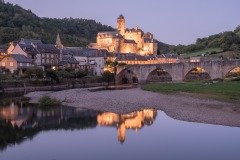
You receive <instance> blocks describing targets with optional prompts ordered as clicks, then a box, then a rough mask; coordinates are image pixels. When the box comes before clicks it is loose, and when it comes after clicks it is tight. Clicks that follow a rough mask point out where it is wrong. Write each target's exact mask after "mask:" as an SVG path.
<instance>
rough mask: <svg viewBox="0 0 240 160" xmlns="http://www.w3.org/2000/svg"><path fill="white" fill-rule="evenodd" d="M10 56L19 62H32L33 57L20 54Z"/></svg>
mask: <svg viewBox="0 0 240 160" xmlns="http://www.w3.org/2000/svg"><path fill="white" fill-rule="evenodd" d="M9 56H10V57H12V58H13V59H15V60H16V61H17V62H19V63H32V59H31V58H28V57H26V56H24V55H20V54H9Z"/></svg>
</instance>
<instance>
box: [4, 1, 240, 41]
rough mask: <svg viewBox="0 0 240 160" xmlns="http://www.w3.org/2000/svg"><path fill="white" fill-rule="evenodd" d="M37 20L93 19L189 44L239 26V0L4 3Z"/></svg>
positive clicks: (166, 39) (160, 39) (158, 37)
mask: <svg viewBox="0 0 240 160" xmlns="http://www.w3.org/2000/svg"><path fill="white" fill-rule="evenodd" d="M5 2H10V3H13V4H19V5H20V6H22V7H23V8H25V9H30V10H32V12H33V13H35V14H36V15H38V16H40V17H50V18H64V17H72V18H84V19H94V20H96V21H97V22H101V23H102V24H106V25H110V26H112V27H114V28H116V27H117V24H116V21H117V17H118V16H119V15H120V14H123V15H124V17H125V20H126V27H127V28H133V27H136V26H138V27H140V28H141V29H142V30H143V31H144V32H151V33H153V34H154V37H155V38H156V39H158V40H159V41H162V42H164V43H168V44H174V45H177V44H191V43H194V42H195V41H196V39H197V38H203V37H206V36H209V35H212V34H217V33H220V32H224V31H233V30H234V29H235V28H236V27H237V26H238V25H240V18H239V15H240V9H239V6H240V0H117V1H116V0H39V1H35V0H5Z"/></svg>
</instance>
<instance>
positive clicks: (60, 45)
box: [56, 33, 63, 49]
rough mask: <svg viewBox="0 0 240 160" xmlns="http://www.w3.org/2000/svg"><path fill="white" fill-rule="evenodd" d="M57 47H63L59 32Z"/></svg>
mask: <svg viewBox="0 0 240 160" xmlns="http://www.w3.org/2000/svg"><path fill="white" fill-rule="evenodd" d="M56 47H57V48H58V49H63V44H62V42H61V39H60V35H59V33H58V35H57V39H56Z"/></svg>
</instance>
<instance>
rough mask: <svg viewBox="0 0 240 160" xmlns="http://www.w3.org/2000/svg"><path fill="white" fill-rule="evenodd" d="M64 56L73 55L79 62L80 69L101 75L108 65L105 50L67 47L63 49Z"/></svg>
mask: <svg viewBox="0 0 240 160" xmlns="http://www.w3.org/2000/svg"><path fill="white" fill-rule="evenodd" d="M61 52H62V54H63V57H73V58H75V59H76V60H77V61H78V62H79V69H82V70H85V71H87V72H88V73H90V74H92V75H96V76H101V75H102V73H103V72H104V68H105V65H106V52H105V51H103V50H97V49H90V48H81V47H66V48H63V49H62V50H61Z"/></svg>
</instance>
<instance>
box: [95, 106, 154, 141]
mask: <svg viewBox="0 0 240 160" xmlns="http://www.w3.org/2000/svg"><path fill="white" fill-rule="evenodd" d="M156 116H157V111H156V110H153V109H145V110H142V111H137V112H132V113H129V114H115V113H110V112H105V113H102V114H99V115H98V117H97V121H98V125H100V126H111V127H117V129H118V140H119V141H120V142H121V143H123V142H124V141H125V138H126V131H127V129H133V130H136V131H138V130H140V129H142V128H143V127H144V125H152V124H153V122H154V120H155V118H156Z"/></svg>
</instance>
